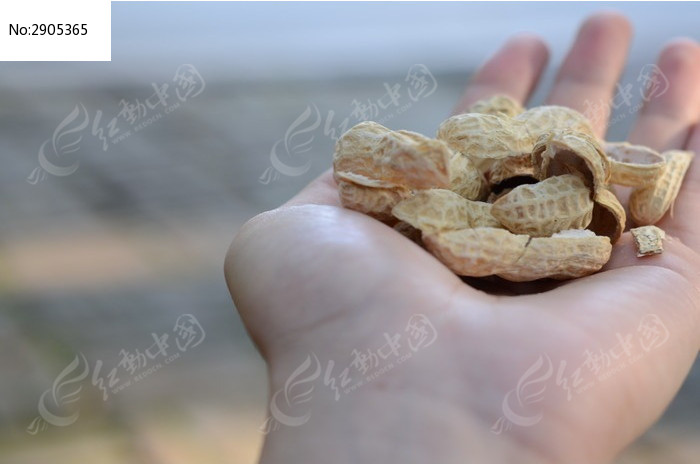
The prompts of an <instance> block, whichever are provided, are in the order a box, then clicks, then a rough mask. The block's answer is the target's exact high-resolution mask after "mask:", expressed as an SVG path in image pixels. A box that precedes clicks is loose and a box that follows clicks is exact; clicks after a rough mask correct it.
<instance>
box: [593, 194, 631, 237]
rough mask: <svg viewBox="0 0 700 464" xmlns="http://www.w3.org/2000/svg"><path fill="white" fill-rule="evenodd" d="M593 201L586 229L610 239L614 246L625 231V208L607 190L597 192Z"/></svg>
mask: <svg viewBox="0 0 700 464" xmlns="http://www.w3.org/2000/svg"><path fill="white" fill-rule="evenodd" d="M593 200H594V202H593V217H592V218H591V223H590V224H589V225H588V229H590V230H592V231H593V232H595V234H596V235H601V236H606V237H608V238H610V242H611V243H613V244H614V243H615V242H617V241H618V240H619V239H620V237H621V236H622V233H623V232H624V231H625V222H626V221H627V215H626V214H625V208H624V207H623V206H622V204H621V203H620V200H618V199H617V197H616V196H615V194H614V193H613V192H611V191H610V190H608V189H600V190H598V191H597V192H596V193H595V198H594V199H593Z"/></svg>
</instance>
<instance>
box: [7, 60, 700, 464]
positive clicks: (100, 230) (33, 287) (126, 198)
mask: <svg viewBox="0 0 700 464" xmlns="http://www.w3.org/2000/svg"><path fill="white" fill-rule="evenodd" d="M409 64H410V63H409ZM407 67H408V66H407ZM174 71H175V68H173V69H172V70H171V69H165V70H164V71H163V73H162V75H159V76H149V77H148V78H145V79H144V81H143V83H142V85H139V86H134V87H114V86H110V87H100V86H98V85H96V86H95V87H94V88H86V89H82V90H80V91H70V90H60V91H59V90H56V89H43V90H42V89H41V88H34V89H33V90H31V91H29V90H21V89H19V88H17V87H0V199H1V200H0V201H1V203H0V462H2V463H3V464H10V463H11V464H20V463H22V464H24V463H45V462H51V463H52V464H62V463H74V462H87V461H88V460H89V461H90V462H96V463H100V462H103V463H112V462H114V463H117V462H119V463H124V462H129V463H140V462H142V463H157V464H160V463H162V464H171V463H193V462H196V463H202V464H205V463H224V462H229V463H232V462H235V463H242V464H243V463H253V462H255V459H256V456H257V452H258V447H259V445H260V443H261V441H262V439H263V436H262V434H261V433H260V432H259V431H258V427H259V426H260V425H261V424H262V422H263V420H264V417H265V401H266V394H267V393H266V379H265V368H264V365H263V363H262V361H261V359H260V357H259V355H258V354H257V353H256V351H255V349H254V347H253V346H252V344H251V342H250V340H249V339H248V338H247V336H246V334H245V331H244V329H243V327H242V325H241V322H240V320H239V318H238V316H237V315H236V313H235V311H234V310H233V307H232V304H231V301H230V299H229V296H228V294H227V290H226V287H225V284H224V280H223V275H222V262H223V256H224V253H225V250H226V248H227V246H228V244H229V242H230V240H231V238H232V236H233V235H234V234H235V232H236V230H237V229H238V228H239V227H240V226H241V225H242V224H243V222H244V221H245V220H246V219H248V218H249V217H251V216H253V215H255V214H256V213H258V212H260V211H263V210H266V209H269V208H272V207H275V206H277V205H278V204H279V203H280V202H282V201H283V200H284V199H286V198H288V197H289V196H291V195H292V194H293V193H294V192H296V191H298V190H299V189H300V188H301V187H302V186H303V185H304V184H305V183H307V182H308V181H309V180H311V179H312V178H314V177H315V176H316V175H317V174H318V173H320V172H322V171H323V170H325V169H327V168H328V167H329V165H330V159H331V152H332V144H333V142H332V140H331V139H330V137H328V136H327V135H325V134H324V130H323V124H321V126H320V127H318V128H317V129H315V130H314V131H313V132H311V134H313V136H314V140H313V143H312V147H313V149H312V150H311V152H309V153H303V154H299V153H293V156H287V155H286V154H285V153H283V152H282V151H279V153H281V154H280V159H281V160H282V162H283V164H284V165H285V166H288V167H290V166H291V167H294V166H303V165H305V163H306V162H307V161H309V162H310V167H309V169H308V171H306V172H301V173H300V174H299V175H294V176H289V175H284V174H282V175H279V176H278V178H277V179H274V177H271V175H272V174H273V172H272V171H268V172H267V176H264V177H263V179H262V182H261V180H260V177H261V176H262V175H263V174H264V172H265V171H266V170H267V169H268V168H269V167H270V166H271V161H270V150H271V148H272V146H273V144H274V143H275V142H276V141H278V140H285V133H287V131H288V128H289V127H290V125H291V124H292V123H293V122H294V121H295V120H297V118H299V117H300V115H303V112H304V110H305V109H307V107H308V108H310V110H311V112H310V113H309V115H310V116H309V118H312V117H313V115H314V114H315V108H318V110H319V114H320V116H321V118H322V119H323V120H324V121H325V120H326V119H327V118H328V115H329V111H333V112H334V114H335V119H334V121H335V123H339V122H340V121H341V120H342V119H343V118H345V117H346V116H348V115H350V113H351V112H352V111H353V104H352V102H353V100H357V101H364V102H366V101H367V100H368V99H369V100H370V101H371V102H376V101H377V100H379V99H380V98H382V97H383V95H384V94H385V87H384V83H388V84H390V85H391V84H394V83H404V78H405V73H402V74H401V75H398V74H397V75H389V76H384V77H377V78H363V79H354V80H347V81H346V80H332V81H323V82H308V81H307V82H297V83H295V82H283V83H280V82H277V83H274V82H256V83H253V82H228V83H221V82H207V83H206V89H205V90H204V91H203V92H202V94H201V95H198V96H197V97H195V98H192V99H190V100H187V101H186V102H185V103H183V104H182V105H181V106H180V107H179V108H177V110H176V111H173V112H171V113H170V114H168V115H165V116H163V117H162V118H161V119H159V120H157V121H155V122H153V124H151V125H149V126H148V127H145V128H144V129H143V130H142V131H139V132H137V133H134V134H133V135H131V136H130V137H128V138H126V139H124V140H123V141H121V142H120V143H118V144H116V145H110V146H109V148H108V150H107V151H104V150H103V149H102V148H101V146H100V142H99V139H98V137H96V136H94V135H93V134H92V130H91V128H92V123H93V121H94V119H95V113H96V111H98V110H99V111H102V113H103V116H102V118H103V119H102V122H103V125H105V123H106V122H107V121H108V120H109V119H111V118H112V117H114V116H116V115H117V113H119V111H120V101H121V100H122V99H125V100H136V99H141V100H142V101H143V100H144V99H146V98H147V97H148V96H150V95H151V94H152V93H153V89H152V87H151V81H164V82H165V81H168V80H169V79H171V77H172V74H173V72H174ZM200 71H201V72H202V75H203V76H204V77H205V78H206V75H207V74H206V70H200ZM637 74H638V69H635V70H631V71H630V73H629V75H628V76H627V80H629V81H630V82H634V79H635V78H636V76H637ZM434 77H435V79H436V81H437V84H438V85H437V89H436V90H435V92H434V93H433V94H432V95H430V96H428V97H425V98H419V99H417V101H416V102H414V103H412V104H411V107H410V108H408V109H407V110H406V111H405V112H404V113H402V114H399V113H398V111H397V110H396V109H395V108H396V107H391V108H388V109H378V110H377V111H379V114H377V115H375V119H379V120H381V119H384V120H385V121H386V122H385V123H386V125H388V126H390V127H393V128H406V129H412V130H417V131H421V132H425V133H433V132H434V130H435V128H436V127H437V125H438V124H439V122H440V121H441V120H442V119H444V117H445V116H446V115H447V113H448V112H449V110H450V108H451V107H452V105H453V103H454V101H455V100H456V98H457V96H458V95H459V93H460V91H461V89H462V86H463V83H464V80H465V78H464V76H457V75H436V76H434ZM402 89H403V90H402V92H403V93H402V94H401V97H400V98H401V103H400V104H401V106H402V105H404V104H406V103H408V102H409V101H412V100H409V97H408V96H407V94H406V93H405V90H406V88H405V86H404V87H402ZM171 90H172V88H171ZM80 103H82V104H83V105H84V107H85V108H86V109H87V111H88V113H89V118H90V127H87V128H86V129H85V130H84V133H83V138H82V140H81V141H80V150H79V151H77V152H75V153H70V154H66V155H64V156H63V157H53V158H51V159H50V161H51V162H52V163H53V164H55V165H59V164H61V165H63V166H68V165H71V164H72V163H73V162H74V161H79V163H80V164H79V167H78V169H77V171H76V172H75V173H73V174H71V175H68V176H60V177H59V176H53V175H49V176H48V177H47V178H46V179H45V180H42V181H40V182H37V183H36V184H35V185H33V184H31V183H30V182H28V181H27V177H28V176H29V175H30V173H31V172H32V171H33V170H34V169H35V168H36V167H37V166H38V151H39V148H40V146H41V144H42V142H43V141H44V140H46V139H51V138H52V136H53V134H54V131H55V130H56V128H57V126H58V125H59V124H60V123H61V121H63V120H65V118H66V116H68V115H69V113H70V112H71V111H72V110H73V109H74V108H76V105H78V104H80ZM314 105H315V107H314ZM627 110H628V106H624V107H623V108H621V110H620V111H621V112H622V113H624V112H625V111H627ZM309 121H311V122H313V121H312V119H304V118H302V123H303V124H309ZM630 123H631V118H630V117H622V118H621V119H620V120H619V122H617V123H616V124H615V125H614V126H613V130H612V136H611V137H610V138H621V137H623V134H624V132H625V130H626V128H627V127H628V126H629V124H630ZM303 124H302V125H303ZM124 126H125V124H122V127H124ZM299 128H300V126H297V129H299ZM291 132H292V133H287V139H289V138H290V137H292V138H293V136H294V131H291ZM298 141H299V140H297V142H298ZM292 145H293V144H292ZM300 171H303V170H300ZM294 174H297V172H295V173H294ZM264 182H267V183H264ZM183 314H192V315H193V316H194V317H195V318H196V319H197V321H198V322H199V324H200V325H201V327H202V329H203V330H204V332H205V334H206V335H205V338H204V340H203V341H202V342H201V344H200V345H198V346H196V347H193V348H191V349H188V350H186V351H184V352H182V354H181V356H179V357H178V358H177V359H175V360H174V361H172V362H171V363H169V364H167V365H163V366H162V368H160V369H158V370H156V371H155V372H153V373H152V374H150V375H148V376H146V377H144V378H143V379H142V380H140V381H139V382H136V383H133V384H132V385H130V386H128V387H127V388H124V389H123V390H121V391H120V392H118V393H113V394H110V396H109V398H108V399H107V400H103V398H102V397H101V396H100V391H99V389H98V388H96V387H95V386H93V385H92V384H91V381H90V380H91V377H88V378H87V379H86V380H85V381H84V382H83V389H82V390H81V391H80V393H79V395H78V396H79V398H80V399H79V400H78V401H77V402H76V403H73V404H72V406H71V407H73V408H74V407H76V406H77V407H79V409H80V417H79V418H78V420H77V421H76V422H75V423H74V424H72V425H70V426H66V427H57V426H49V427H48V428H47V429H46V430H43V431H39V432H38V433H37V434H36V435H30V434H28V433H27V431H26V429H27V427H28V426H29V425H30V423H31V422H32V420H33V419H34V418H35V417H36V416H37V402H38V401H39V398H40V397H41V395H42V393H43V392H44V391H45V390H46V389H47V388H51V387H52V383H53V382H54V379H56V378H57V376H58V375H59V373H60V372H61V371H62V370H63V369H64V368H65V367H66V366H68V365H69V363H70V362H71V361H72V360H74V359H79V358H76V355H78V353H82V354H84V356H85V358H86V359H87V361H88V363H89V364H90V366H91V368H92V367H93V366H94V364H95V362H96V361H101V362H102V364H103V367H102V369H103V370H102V373H103V375H105V376H106V372H107V371H109V369H111V368H113V367H117V366H118V365H119V363H120V360H121V359H122V356H121V355H120V351H121V350H125V351H126V352H136V350H140V351H141V352H143V351H145V350H146V349H147V348H149V347H150V346H151V345H152V344H153V340H154V339H153V338H152V333H156V334H162V333H169V334H170V335H171V338H170V339H169V342H170V347H169V348H168V350H167V353H168V355H170V354H171V353H175V352H177V351H178V350H177V349H176V348H175V347H174V345H173V343H172V342H173V341H174V337H175V334H174V332H173V326H174V324H175V321H176V320H177V318H178V317H179V316H181V315H183ZM146 361H147V363H148V364H147V365H143V366H142V368H140V369H139V372H140V371H144V372H145V371H146V369H147V368H148V367H149V366H152V365H154V363H155V362H156V361H155V360H151V359H148V358H147V359H146ZM121 372H122V375H121V377H124V376H125V375H124V374H123V373H124V370H123V369H122V370H121ZM91 376H92V370H91ZM105 381H107V379H106V377H105ZM68 390H70V388H68V389H66V390H64V393H65V392H66V391H68ZM699 434H700V364H698V363H696V366H695V369H694V371H693V373H692V374H691V377H690V378H689V379H688V381H687V382H686V384H685V385H684V387H683V389H682V390H681V392H680V394H679V395H678V397H677V398H676V400H675V402H674V403H673V405H672V406H671V408H670V409H669V410H668V412H667V413H666V415H665V416H664V417H663V418H662V419H661V421H660V422H659V423H658V424H657V425H656V426H655V427H654V428H653V429H652V430H651V431H650V432H649V433H648V434H647V435H646V436H645V437H643V438H642V439H641V440H639V441H638V442H637V443H636V444H635V445H633V446H632V448H630V450H628V451H627V452H626V454H625V455H624V456H622V457H621V458H620V460H619V463H620V464H623V463H624V464H642V463H662V462H663V463H664V464H691V463H696V462H698V456H700V445H698V444H697V436H698V435H699Z"/></svg>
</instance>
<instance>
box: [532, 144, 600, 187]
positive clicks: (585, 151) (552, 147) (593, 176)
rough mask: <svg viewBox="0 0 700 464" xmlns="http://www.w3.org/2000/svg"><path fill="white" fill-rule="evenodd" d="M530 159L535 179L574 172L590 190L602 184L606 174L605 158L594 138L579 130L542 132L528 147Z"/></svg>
mask: <svg viewBox="0 0 700 464" xmlns="http://www.w3.org/2000/svg"><path fill="white" fill-rule="evenodd" d="M532 163H533V165H534V167H535V177H537V178H538V179H546V178H547V177H551V176H559V175H562V174H576V175H579V176H581V177H582V179H583V180H584V182H585V183H586V185H587V186H589V187H592V188H593V190H598V189H599V188H604V187H605V186H606V185H607V184H608V180H609V178H610V166H609V161H608V158H607V156H606V155H605V153H604V152H603V150H602V148H601V147H600V145H599V144H598V142H597V140H595V139H594V138H592V137H589V136H587V135H585V134H583V133H580V132H571V131H562V132H549V133H547V134H544V135H543V136H541V137H540V138H539V139H538V141H537V143H536V144H535V147H534V149H533V151H532Z"/></svg>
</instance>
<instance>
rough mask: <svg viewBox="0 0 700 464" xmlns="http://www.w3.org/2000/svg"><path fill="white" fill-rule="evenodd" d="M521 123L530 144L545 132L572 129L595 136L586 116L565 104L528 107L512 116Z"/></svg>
mask: <svg viewBox="0 0 700 464" xmlns="http://www.w3.org/2000/svg"><path fill="white" fill-rule="evenodd" d="M514 120H515V121H516V122H517V123H520V124H522V125H523V127H524V129H525V132H526V133H527V134H528V137H529V139H530V141H531V143H532V144H534V143H536V141H537V139H538V138H539V137H540V136H541V135H542V134H543V133H545V132H552V131H554V132H560V131H573V132H580V133H584V134H586V135H588V136H590V137H592V138H595V137H596V136H595V133H594V132H593V127H592V126H591V123H590V122H589V121H588V118H586V116H584V115H583V114H581V113H579V112H578V111H576V110H573V109H571V108H567V107H565V106H557V105H545V106H536V107H534V108H530V109H529V110H527V111H525V112H524V113H521V114H519V115H518V116H516V117H515V118H514Z"/></svg>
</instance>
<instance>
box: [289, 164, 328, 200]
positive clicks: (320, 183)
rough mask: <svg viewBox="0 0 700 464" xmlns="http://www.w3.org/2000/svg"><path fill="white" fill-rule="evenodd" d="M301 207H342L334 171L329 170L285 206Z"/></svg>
mask: <svg viewBox="0 0 700 464" xmlns="http://www.w3.org/2000/svg"><path fill="white" fill-rule="evenodd" d="M299 205H329V206H340V198H339V197H338V185H337V184H336V183H335V180H334V179H333V170H332V169H328V170H327V171H325V172H324V173H323V174H321V175H320V176H318V177H317V178H316V179H314V180H313V181H311V183H310V184H309V185H307V186H306V187H304V188H303V189H302V191H301V192H299V193H297V194H296V195H294V196H293V197H292V198H291V199H290V200H289V201H287V202H286V203H285V204H284V206H299Z"/></svg>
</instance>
